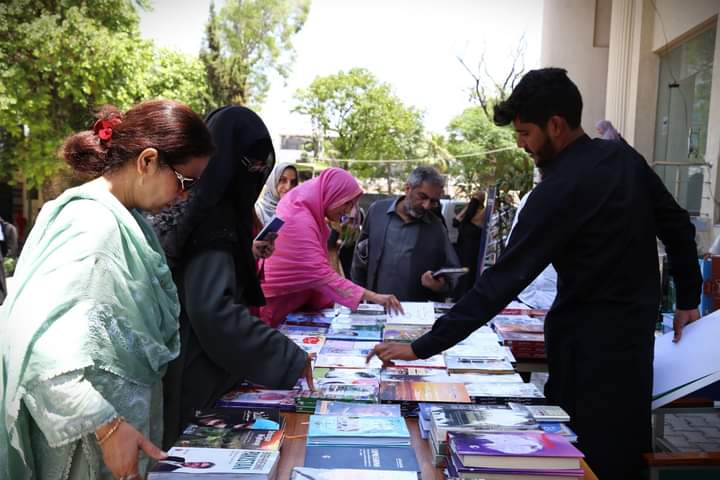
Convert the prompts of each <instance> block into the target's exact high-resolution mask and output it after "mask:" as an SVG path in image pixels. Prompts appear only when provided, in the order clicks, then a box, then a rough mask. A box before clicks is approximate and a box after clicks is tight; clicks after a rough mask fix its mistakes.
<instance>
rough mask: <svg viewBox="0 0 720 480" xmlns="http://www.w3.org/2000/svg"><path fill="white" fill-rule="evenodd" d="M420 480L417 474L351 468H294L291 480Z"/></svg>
mask: <svg viewBox="0 0 720 480" xmlns="http://www.w3.org/2000/svg"><path fill="white" fill-rule="evenodd" d="M338 479H342V480H418V476H417V473H416V472H402V471H397V470H357V469H349V468H310V467H295V468H293V471H292V475H291V476H290V480H338Z"/></svg>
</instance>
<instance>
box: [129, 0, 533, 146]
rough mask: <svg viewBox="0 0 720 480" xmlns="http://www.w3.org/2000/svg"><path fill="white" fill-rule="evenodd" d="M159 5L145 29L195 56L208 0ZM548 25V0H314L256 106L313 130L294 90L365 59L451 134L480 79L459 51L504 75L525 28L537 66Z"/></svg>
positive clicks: (273, 123)
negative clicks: (287, 63)
mask: <svg viewBox="0 0 720 480" xmlns="http://www.w3.org/2000/svg"><path fill="white" fill-rule="evenodd" d="M153 5H154V7H153V11H150V12H141V15H140V17H141V22H140V28H141V33H142V35H143V37H145V38H148V39H152V40H154V41H155V43H156V44H157V45H159V46H162V47H167V48H172V49H175V50H180V51H183V52H185V53H187V54H189V55H197V53H198V51H199V50H200V47H201V46H202V42H203V35H204V27H205V22H206V21H207V17H208V10H209V5H210V0H155V1H154V2H153ZM220 5H222V1H216V9H217V10H219V6H220ZM541 26H542V0H505V1H497V0H314V1H313V2H312V5H311V7H310V14H309V15H308V18H307V21H306V23H305V26H304V27H303V29H302V30H301V31H300V32H299V33H298V34H297V35H296V36H295V37H294V40H293V43H294V46H295V50H296V60H295V63H294V65H293V68H292V71H291V74H290V76H289V78H288V79H287V80H286V81H284V80H283V79H281V78H276V79H275V80H274V81H273V84H272V87H271V89H270V91H269V93H268V96H267V99H266V101H265V103H264V104H263V106H262V109H261V110H260V112H259V113H260V115H261V116H262V118H263V119H264V120H265V123H266V124H267V125H268V128H269V129H270V131H271V133H272V134H273V135H278V134H307V133H310V122H309V119H308V118H307V117H305V116H302V115H299V114H294V113H291V109H292V108H293V106H294V104H295V102H294V100H293V94H294V93H295V91H296V90H297V89H298V88H303V87H307V86H308V85H309V84H310V83H311V82H312V81H313V79H315V78H316V77H317V76H325V75H330V74H334V73H337V72H338V71H340V70H348V69H350V68H353V67H362V68H366V69H368V70H370V71H371V72H372V73H373V74H374V75H375V76H376V77H377V78H378V79H379V80H381V81H383V82H387V83H389V84H390V85H391V86H392V88H393V91H394V92H395V94H396V95H397V96H398V97H400V99H401V100H402V101H403V102H404V103H405V104H406V105H409V106H414V107H416V108H419V109H420V110H422V111H423V112H424V117H423V118H424V124H425V127H426V129H427V130H429V131H432V132H437V133H444V132H445V128H446V126H447V124H448V123H449V121H450V120H451V119H452V118H453V117H455V116H456V115H459V114H460V113H462V111H463V110H464V109H465V108H467V107H469V106H471V105H472V104H471V102H470V99H469V92H470V89H471V88H472V86H473V85H474V81H473V79H472V77H471V76H470V74H469V73H468V72H467V71H466V70H465V68H464V67H463V66H462V65H461V64H460V62H459V61H458V58H457V57H462V58H463V59H464V60H465V62H466V63H467V64H468V65H469V66H470V67H471V68H474V69H475V70H476V71H477V64H478V60H479V59H480V56H481V55H482V54H483V53H484V55H485V58H486V61H487V65H488V69H489V71H490V73H491V74H492V75H493V77H495V78H502V76H503V74H504V73H506V72H507V71H508V70H509V68H510V61H509V59H510V57H511V54H512V52H513V51H515V50H516V49H517V47H518V45H519V43H520V39H521V38H522V37H523V36H524V39H525V45H526V49H525V56H524V60H525V66H526V70H527V69H531V68H536V67H537V66H538V64H539V59H540V37H541Z"/></svg>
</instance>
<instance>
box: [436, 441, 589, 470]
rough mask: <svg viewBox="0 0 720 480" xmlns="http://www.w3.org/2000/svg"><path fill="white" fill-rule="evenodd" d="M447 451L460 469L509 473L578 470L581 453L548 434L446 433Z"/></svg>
mask: <svg viewBox="0 0 720 480" xmlns="http://www.w3.org/2000/svg"><path fill="white" fill-rule="evenodd" d="M448 441H449V444H450V448H451V450H452V451H454V452H455V453H456V454H457V456H458V458H459V459H460V461H461V463H462V465H464V466H469V467H484V468H513V469H557V470H560V469H578V468H580V458H582V457H584V455H583V454H582V452H580V451H579V450H578V449H577V448H575V447H573V446H572V445H571V444H570V442H569V441H568V440H566V439H565V438H563V437H561V436H559V435H554V434H552V433H545V432H537V431H527V432H477V433H467V434H463V433H453V432H451V433H449V434H448Z"/></svg>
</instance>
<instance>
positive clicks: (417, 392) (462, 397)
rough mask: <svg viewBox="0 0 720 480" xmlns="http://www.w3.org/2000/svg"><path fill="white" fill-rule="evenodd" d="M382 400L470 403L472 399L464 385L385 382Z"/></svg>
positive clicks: (381, 390) (381, 394)
mask: <svg viewBox="0 0 720 480" xmlns="http://www.w3.org/2000/svg"><path fill="white" fill-rule="evenodd" d="M380 400H381V401H383V402H450V403H470V397H469V396H468V393H467V390H466V389H465V385H463V384H462V383H431V382H383V383H382V384H380Z"/></svg>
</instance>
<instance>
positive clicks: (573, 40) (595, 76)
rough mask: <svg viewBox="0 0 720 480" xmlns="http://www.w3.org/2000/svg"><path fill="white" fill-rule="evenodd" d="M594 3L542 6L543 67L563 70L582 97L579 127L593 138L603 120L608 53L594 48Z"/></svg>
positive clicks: (568, 0) (577, 0) (564, 1)
mask: <svg viewBox="0 0 720 480" xmlns="http://www.w3.org/2000/svg"><path fill="white" fill-rule="evenodd" d="M595 6H596V2H595V0H545V2H544V4H543V29H542V50H541V53H540V65H541V66H542V67H562V68H565V69H567V71H568V74H569V75H570V78H572V80H573V81H574V82H575V83H576V84H577V86H578V88H579V89H580V93H581V94H582V97H583V103H584V108H583V117H582V126H583V128H584V129H585V131H586V132H587V133H588V134H589V135H591V136H594V135H595V123H596V122H597V121H598V120H602V119H604V118H605V92H606V84H607V65H608V49H607V48H606V47H595V46H594V45H593V44H594V42H593V40H594V37H595V30H596V29H595V26H596V25H595Z"/></svg>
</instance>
